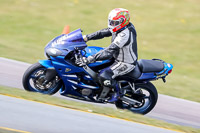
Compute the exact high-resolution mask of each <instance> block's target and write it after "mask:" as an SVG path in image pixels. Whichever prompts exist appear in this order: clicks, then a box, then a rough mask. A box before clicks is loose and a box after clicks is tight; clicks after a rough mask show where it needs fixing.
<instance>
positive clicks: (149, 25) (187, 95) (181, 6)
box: [0, 0, 200, 102]
mask: <svg viewBox="0 0 200 133" xmlns="http://www.w3.org/2000/svg"><path fill="white" fill-rule="evenodd" d="M0 3H1V4H0V20H1V21H0V56H1V57H7V58H12V59H16V60H20V61H24V62H29V63H35V62H37V61H38V60H39V59H44V56H43V50H44V47H45V45H46V44H47V43H48V42H49V41H50V40H51V39H52V38H54V37H56V36H58V35H60V34H61V32H62V30H63V27H64V26H65V25H70V27H71V31H72V30H75V29H78V28H82V30H83V31H84V32H83V33H84V34H88V33H92V32H94V31H97V30H99V29H102V28H105V27H107V16H108V13H109V11H110V10H112V9H113V8H116V7H122V8H126V9H128V10H129V11H130V14H131V21H132V22H133V24H134V25H135V27H136V29H137V33H138V51H139V52H138V53H139V58H140V59H141V58H144V59H152V58H160V59H163V60H165V61H166V62H169V63H172V64H173V65H174V69H173V72H172V74H170V75H169V76H168V77H167V84H163V83H162V82H156V86H157V88H158V92H159V93H162V94H166V95H171V96H175V97H179V98H184V99H188V100H193V101H197V102H200V82H199V81H200V71H199V68H200V61H199V57H200V51H199V49H200V45H199V42H200V39H199V38H200V7H199V5H200V1H199V0H165V1H164V0H154V1H145V0H134V1H131V0H123V1H122V0H106V1H105V0H95V1H92V0H59V1H53V0H51V1H50V0H31V1H29V0H0ZM109 44H110V38H106V39H103V40H98V41H91V42H88V45H97V46H104V47H105V46H108V45H109Z"/></svg>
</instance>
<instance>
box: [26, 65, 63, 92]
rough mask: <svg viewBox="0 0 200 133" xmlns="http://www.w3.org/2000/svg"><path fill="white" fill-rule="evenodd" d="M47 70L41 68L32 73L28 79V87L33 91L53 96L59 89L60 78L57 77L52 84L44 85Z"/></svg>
mask: <svg viewBox="0 0 200 133" xmlns="http://www.w3.org/2000/svg"><path fill="white" fill-rule="evenodd" d="M45 73H46V68H39V69H37V70H35V71H33V72H32V73H31V75H30V76H29V78H28V87H29V88H30V90H31V91H34V92H39V93H43V94H51V93H52V92H54V90H55V89H57V86H58V85H59V81H60V80H59V78H58V76H56V77H55V78H54V79H53V80H51V81H50V82H48V83H46V84H43V83H44V82H45Z"/></svg>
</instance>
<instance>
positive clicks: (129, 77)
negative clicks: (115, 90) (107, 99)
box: [116, 63, 142, 81]
mask: <svg viewBox="0 0 200 133" xmlns="http://www.w3.org/2000/svg"><path fill="white" fill-rule="evenodd" d="M141 74H142V73H141V71H140V68H139V65H138V63H137V64H136V66H135V68H134V69H133V70H132V71H131V72H129V73H128V74H125V75H122V76H118V77H116V79H117V80H127V81H132V80H136V79H138V78H139V77H140V76H141Z"/></svg>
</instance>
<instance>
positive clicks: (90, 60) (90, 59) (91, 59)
mask: <svg viewBox="0 0 200 133" xmlns="http://www.w3.org/2000/svg"><path fill="white" fill-rule="evenodd" d="M93 62H95V58H94V57H93V56H88V57H87V58H86V57H83V58H79V59H77V60H76V62H75V63H76V64H77V65H78V66H84V65H87V64H90V63H93Z"/></svg>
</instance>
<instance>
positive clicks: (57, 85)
mask: <svg viewBox="0 0 200 133" xmlns="http://www.w3.org/2000/svg"><path fill="white" fill-rule="evenodd" d="M103 49H104V48H102V47H96V46H87V44H86V43H85V42H84V40H83V37H82V33H81V29H78V30H75V31H73V32H71V33H69V34H62V35H60V36H58V37H56V38H54V39H53V40H51V41H50V42H49V43H48V44H47V45H46V47H45V56H46V57H47V60H40V61H39V62H37V63H35V64H33V65H31V66H30V67H29V68H28V69H27V70H26V72H25V73H24V76H23V86H24V89H25V90H27V91H32V92H39V93H42V94H49V95H52V94H55V93H56V92H58V91H59V92H60V94H61V95H63V96H67V97H72V98H76V99H80V100H87V101H88V100H89V101H92V102H99V103H107V102H108V100H109V99H110V97H111V96H112V94H113V93H114V90H113V89H111V88H107V87H106V88H105V87H103V86H102V85H101V84H100V83H99V80H98V73H99V72H100V71H101V70H102V69H104V68H106V67H108V66H110V65H111V64H113V63H114V59H113V58H111V59H109V60H104V61H97V62H95V63H91V64H88V65H84V66H82V67H80V66H78V65H77V64H76V60H79V61H80V60H82V58H83V57H88V56H90V55H93V54H96V53H97V52H99V51H100V50H103ZM172 68H173V65H172V64H169V63H166V62H164V61H162V60H160V59H152V60H146V59H141V60H139V61H138V62H137V64H136V67H135V69H134V70H133V71H132V72H130V73H128V74H126V75H123V76H119V77H116V80H117V81H118V83H119V85H120V87H121V88H123V89H122V90H124V91H123V96H122V97H120V98H119V99H118V101H116V102H114V104H115V105H116V107H117V108H120V109H128V110H130V111H132V112H135V113H140V114H146V113H148V112H149V111H151V110H152V109H153V108H154V106H155V105H156V102H157V99H158V93H157V90H156V88H155V86H154V85H153V84H152V83H151V82H150V81H154V80H157V79H162V80H163V81H164V82H165V81H166V80H165V78H166V76H167V75H168V74H169V73H171V72H172Z"/></svg>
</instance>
